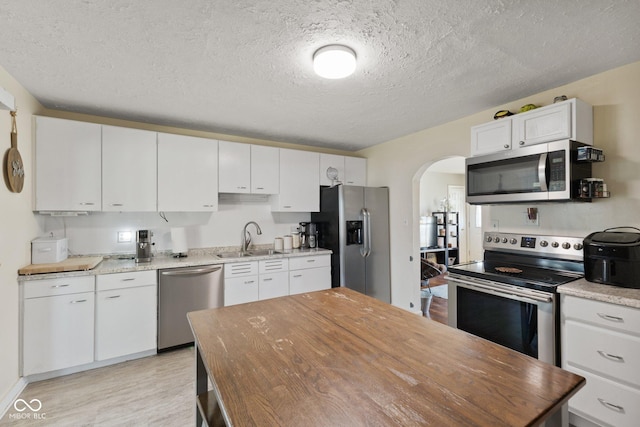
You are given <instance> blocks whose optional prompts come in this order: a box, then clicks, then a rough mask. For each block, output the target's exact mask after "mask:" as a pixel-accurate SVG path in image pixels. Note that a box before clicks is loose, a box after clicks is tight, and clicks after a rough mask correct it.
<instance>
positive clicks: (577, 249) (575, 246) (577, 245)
mask: <svg viewBox="0 0 640 427" xmlns="http://www.w3.org/2000/svg"><path fill="white" fill-rule="evenodd" d="M573 249H575V250H576V251H581V250H582V243H575V244H574V245H573Z"/></svg>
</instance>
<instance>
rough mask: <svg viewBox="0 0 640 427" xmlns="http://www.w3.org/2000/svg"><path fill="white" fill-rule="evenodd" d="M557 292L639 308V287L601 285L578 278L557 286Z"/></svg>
mask: <svg viewBox="0 0 640 427" xmlns="http://www.w3.org/2000/svg"><path fill="white" fill-rule="evenodd" d="M558 292H559V293H561V294H565V295H572V296H575V297H581V298H586V299H591V300H595V301H602V302H608V303H611V304H618V305H624V306H627V307H634V308H640V289H631V288H622V287H619V286H611V285H602V284H600V283H593V282H589V281H587V280H586V279H580V280H576V281H573V282H570V283H567V284H565V285H560V286H558Z"/></svg>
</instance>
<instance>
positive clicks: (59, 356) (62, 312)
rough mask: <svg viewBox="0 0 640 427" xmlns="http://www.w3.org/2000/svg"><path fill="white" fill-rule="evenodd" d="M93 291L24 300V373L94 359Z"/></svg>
mask: <svg viewBox="0 0 640 427" xmlns="http://www.w3.org/2000/svg"><path fill="white" fill-rule="evenodd" d="M93 307H94V293H93V292H83V293H78V294H69V295H59V296H52V297H44V298H31V299H26V300H24V311H23V350H22V355H23V356H22V357H23V368H22V371H23V372H22V374H23V375H25V376H26V375H32V374H38V373H43V372H49V371H54V370H58V369H65V368H70V367H73V366H78V365H83V364H85V363H91V362H93V336H94V335H93V325H94V321H93V318H94V316H93V314H94V309H93Z"/></svg>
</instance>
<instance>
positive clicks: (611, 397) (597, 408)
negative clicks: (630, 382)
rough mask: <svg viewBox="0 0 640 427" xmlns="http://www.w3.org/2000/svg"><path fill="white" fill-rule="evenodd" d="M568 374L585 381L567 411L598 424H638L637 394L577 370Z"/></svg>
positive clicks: (639, 392) (639, 396) (621, 426)
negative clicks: (576, 375) (582, 378)
mask: <svg viewBox="0 0 640 427" xmlns="http://www.w3.org/2000/svg"><path fill="white" fill-rule="evenodd" d="M569 370H570V371H572V372H574V373H576V374H578V375H582V376H583V377H585V378H586V379H587V385H585V386H584V387H583V388H582V389H581V390H580V391H578V393H576V394H575V395H574V396H573V397H572V398H571V399H570V400H569V411H570V412H573V413H575V414H577V415H580V416H582V417H585V418H588V419H590V420H592V421H597V422H598V424H601V423H606V424H607V425H612V426H616V427H635V426H637V425H638V420H640V405H638V402H640V390H636V389H633V388H630V387H626V386H624V385H622V384H618V383H616V382H614V381H609V380H607V379H605V378H601V377H599V376H597V375H593V374H591V373H589V372H585V371H582V370H580V369H575V368H570V369H569Z"/></svg>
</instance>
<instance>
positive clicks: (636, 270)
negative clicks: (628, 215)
mask: <svg viewBox="0 0 640 427" xmlns="http://www.w3.org/2000/svg"><path fill="white" fill-rule="evenodd" d="M619 228H625V229H629V228H634V227H616V228H609V229H607V230H604V231H598V232H595V233H591V234H589V235H588V236H587V237H586V238H585V239H584V242H583V253H584V278H585V279H587V280H588V281H589V282H595V283H602V284H605V285H613V286H621V287H625V288H634V289H640V230H638V229H636V230H638V231H637V232H628V231H611V230H617V229H619ZM634 229H635V228H634Z"/></svg>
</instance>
